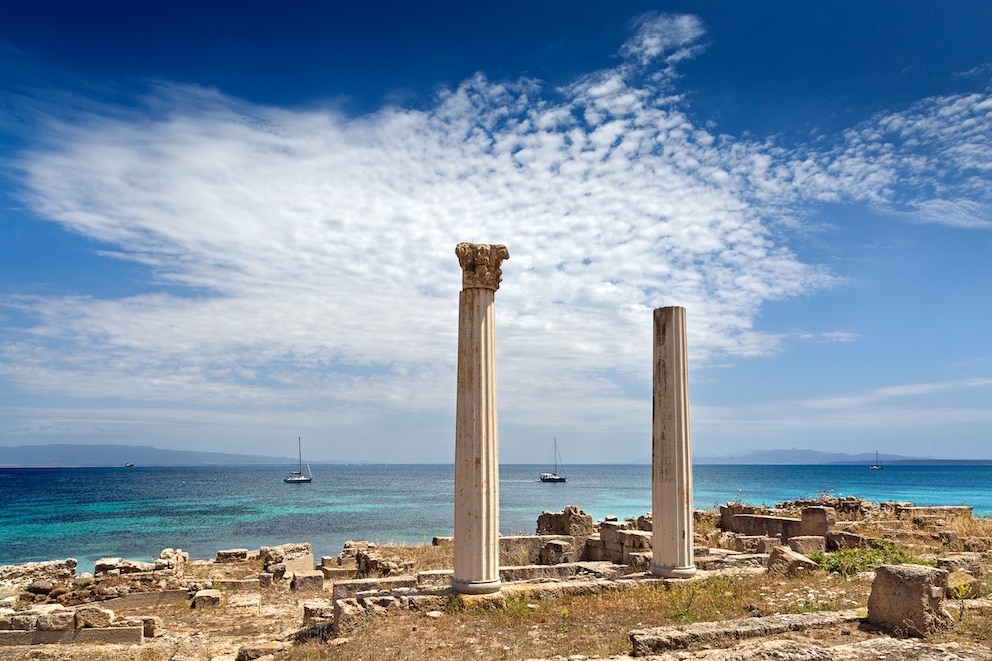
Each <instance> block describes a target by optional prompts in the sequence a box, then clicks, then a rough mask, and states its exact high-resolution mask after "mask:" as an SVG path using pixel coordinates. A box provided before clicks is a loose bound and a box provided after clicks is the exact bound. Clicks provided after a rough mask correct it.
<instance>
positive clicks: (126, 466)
mask: <svg viewBox="0 0 992 661" xmlns="http://www.w3.org/2000/svg"><path fill="white" fill-rule="evenodd" d="M124 468H134V464H133V463H132V462H130V461H129V462H127V463H126V464H124Z"/></svg>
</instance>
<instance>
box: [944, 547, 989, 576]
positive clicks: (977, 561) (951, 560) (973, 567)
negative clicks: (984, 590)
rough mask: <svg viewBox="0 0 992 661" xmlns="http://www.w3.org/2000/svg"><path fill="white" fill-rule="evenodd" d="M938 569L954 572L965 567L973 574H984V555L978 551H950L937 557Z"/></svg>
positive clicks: (965, 569)
mask: <svg viewBox="0 0 992 661" xmlns="http://www.w3.org/2000/svg"><path fill="white" fill-rule="evenodd" d="M937 569H946V570H947V571H949V572H954V571H957V570H959V569H963V570H964V571H966V572H968V573H969V574H971V575H972V576H981V575H982V556H981V555H980V554H978V553H948V554H947V555H945V556H944V557H942V558H937Z"/></svg>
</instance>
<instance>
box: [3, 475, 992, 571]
mask: <svg viewBox="0 0 992 661" xmlns="http://www.w3.org/2000/svg"><path fill="white" fill-rule="evenodd" d="M544 469H545V467H542V466H521V465H503V466H500V531H501V532H502V533H503V534H512V533H532V532H533V531H534V527H535V523H536V521H537V517H538V515H539V514H540V513H541V512H542V511H544V510H550V511H558V510H561V509H562V508H563V507H565V506H566V505H578V506H579V507H581V508H582V509H583V510H585V511H586V512H589V513H590V514H592V515H593V517H594V518H595V519H602V518H603V517H605V516H608V515H616V516H618V517H621V518H625V517H628V516H638V515H640V514H643V513H645V512H648V511H650V509H651V469H650V467H649V466H613V465H608V466H589V465H578V466H570V467H568V470H567V474H568V482H566V483H564V484H544V483H542V482H539V481H538V480H537V474H538V473H539V472H540V471H541V470H544ZM285 470H286V467H285V466H251V467H228V468H224V467H210V468H201V467H196V468H144V467H140V466H139V467H136V468H131V469H125V468H63V469H0V503H2V509H0V565H4V564H16V563H21V562H29V561H35V560H52V559H61V558H67V557H74V558H76V559H77V560H79V561H80V571H86V570H91V569H92V566H93V563H94V561H95V560H97V559H98V558H101V557H105V556H123V557H126V558H131V559H135V560H150V559H152V558H154V557H157V555H158V553H159V551H160V550H161V549H163V548H166V547H173V548H182V549H184V550H186V551H188V552H189V553H190V556H191V557H193V558H208V557H212V556H213V554H214V553H215V552H216V551H217V550H219V549H225V548H237V547H243V548H258V547H260V546H271V545H275V544H282V543H285V542H294V541H308V542H310V543H311V544H312V545H313V548H314V553H315V554H316V555H318V556H319V555H336V554H337V553H339V552H340V551H341V547H342V545H343V544H344V542H345V540H348V539H369V540H374V541H379V542H388V541H396V542H412V543H429V542H430V540H431V538H432V537H434V536H436V535H450V534H452V528H453V519H454V512H453V505H452V493H453V491H454V474H453V468H452V467H451V466H425V465H411V466H396V465H389V466H314V467H313V471H314V478H315V479H314V482H313V483H311V484H304V485H292V484H284V483H283V482H282V475H283V473H284V472H285ZM693 477H694V485H693V486H694V489H693V492H694V505H695V507H696V508H700V509H705V508H709V507H712V506H714V505H717V504H720V503H723V502H726V501H728V500H738V499H740V500H744V501H747V502H750V503H752V504H762V503H765V504H773V503H776V502H781V501H784V500H792V499H795V498H802V497H814V496H816V495H818V494H821V493H824V492H830V493H833V494H835V495H857V496H860V497H862V498H867V499H869V500H873V501H882V500H906V501H911V502H914V503H917V504H942V505H960V504H968V505H971V506H973V507H974V508H975V512H976V513H977V514H981V515H992V466H887V467H886V468H885V470H882V471H869V470H867V467H865V466H707V465H698V466H695V467H694V469H693Z"/></svg>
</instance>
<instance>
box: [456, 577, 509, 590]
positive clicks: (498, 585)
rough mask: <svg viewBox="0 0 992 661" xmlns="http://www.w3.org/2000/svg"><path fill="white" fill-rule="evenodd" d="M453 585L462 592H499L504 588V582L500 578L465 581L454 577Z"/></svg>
mask: <svg viewBox="0 0 992 661" xmlns="http://www.w3.org/2000/svg"><path fill="white" fill-rule="evenodd" d="M451 587H452V588H454V589H455V590H456V591H457V592H461V593H462V594H492V593H493V592H499V591H500V590H501V589H502V588H503V583H502V581H500V580H499V579H498V578H497V579H495V580H492V581H463V580H461V579H458V578H452V579H451Z"/></svg>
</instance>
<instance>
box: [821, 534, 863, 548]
mask: <svg viewBox="0 0 992 661" xmlns="http://www.w3.org/2000/svg"><path fill="white" fill-rule="evenodd" d="M824 537H825V538H826V540H827V550H829V551H838V550H840V549H865V548H868V547H869V546H871V543H872V542H873V541H874V540H873V539H872V538H871V537H865V536H864V535H859V534H857V533H853V532H848V531H846V530H829V531H827V534H826V535H824Z"/></svg>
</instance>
